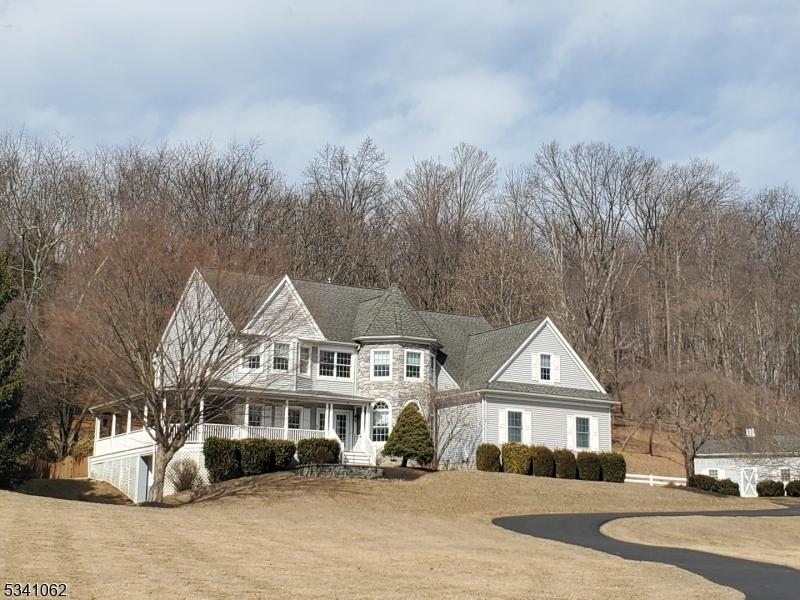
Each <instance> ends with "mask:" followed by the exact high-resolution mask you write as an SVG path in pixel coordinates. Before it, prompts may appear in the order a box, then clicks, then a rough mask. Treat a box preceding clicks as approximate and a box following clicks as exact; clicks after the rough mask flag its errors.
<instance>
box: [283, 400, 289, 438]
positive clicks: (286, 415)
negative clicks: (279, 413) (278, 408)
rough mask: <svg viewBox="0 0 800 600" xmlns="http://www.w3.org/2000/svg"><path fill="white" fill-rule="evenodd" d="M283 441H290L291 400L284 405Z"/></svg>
mask: <svg viewBox="0 0 800 600" xmlns="http://www.w3.org/2000/svg"><path fill="white" fill-rule="evenodd" d="M283 439H285V440H288V439H289V399H288V398H287V399H286V401H285V403H284V405H283Z"/></svg>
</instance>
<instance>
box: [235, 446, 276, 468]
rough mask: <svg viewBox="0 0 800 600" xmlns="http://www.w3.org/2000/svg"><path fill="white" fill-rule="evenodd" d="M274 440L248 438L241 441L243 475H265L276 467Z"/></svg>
mask: <svg viewBox="0 0 800 600" xmlns="http://www.w3.org/2000/svg"><path fill="white" fill-rule="evenodd" d="M271 442H272V440H262V439H257V438H254V439H247V440H241V441H240V442H239V452H240V454H241V457H242V459H241V460H242V474H243V475H263V474H264V473H269V472H270V471H273V470H274V469H275V456H274V454H273V451H272V443H271Z"/></svg>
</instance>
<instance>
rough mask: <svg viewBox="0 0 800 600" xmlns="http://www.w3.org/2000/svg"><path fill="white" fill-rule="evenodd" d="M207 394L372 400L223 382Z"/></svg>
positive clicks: (331, 400)
mask: <svg viewBox="0 0 800 600" xmlns="http://www.w3.org/2000/svg"><path fill="white" fill-rule="evenodd" d="M208 393H209V394H215V393H218V394H220V395H223V394H230V395H237V394H241V395H242V396H249V397H258V398H269V399H271V400H308V401H310V402H339V403H342V404H369V403H371V402H374V401H375V399H374V398H367V397H366V396H356V395H353V394H337V393H336V392H326V391H322V390H298V391H294V390H279V389H271V388H264V387H252V386H247V385H231V384H227V383H226V384H225V385H223V386H220V387H219V388H216V387H215V386H211V387H209V388H208Z"/></svg>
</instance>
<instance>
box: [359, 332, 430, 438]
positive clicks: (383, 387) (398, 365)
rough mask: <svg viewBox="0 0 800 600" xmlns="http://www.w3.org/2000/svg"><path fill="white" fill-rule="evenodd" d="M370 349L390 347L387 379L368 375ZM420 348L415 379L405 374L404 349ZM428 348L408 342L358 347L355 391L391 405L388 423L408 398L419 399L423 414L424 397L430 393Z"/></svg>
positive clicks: (425, 408)
mask: <svg viewBox="0 0 800 600" xmlns="http://www.w3.org/2000/svg"><path fill="white" fill-rule="evenodd" d="M372 350H391V351H392V370H391V375H392V378H391V380H388V379H386V380H379V381H375V380H372V379H371V378H370V369H371V360H370V357H371V352H372ZM406 350H419V351H421V352H422V377H421V378H420V379H419V380H418V381H415V380H408V379H406V378H405V351H406ZM430 360H431V348H430V346H426V345H423V344H411V343H392V344H388V343H375V344H364V345H362V346H361V348H360V349H359V351H358V376H357V381H358V384H357V385H358V392H357V393H358V395H360V396H366V397H368V398H375V399H376V400H378V399H381V400H386V401H387V402H388V403H389V404H390V405H391V407H392V423H394V422H395V421H396V420H397V415H399V414H400V411H401V410H402V409H403V406H405V404H406V403H407V402H409V401H411V400H415V401H417V402H418V403H419V405H420V408H421V409H422V411H423V413H426V414H427V408H428V400H429V398H430V394H431V373H430Z"/></svg>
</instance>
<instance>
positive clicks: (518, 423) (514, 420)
mask: <svg viewBox="0 0 800 600" xmlns="http://www.w3.org/2000/svg"><path fill="white" fill-rule="evenodd" d="M508 441H509V442H521V441H522V413H521V412H518V411H508Z"/></svg>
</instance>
